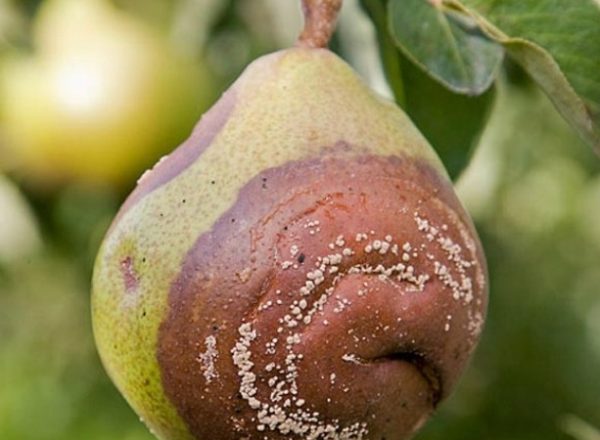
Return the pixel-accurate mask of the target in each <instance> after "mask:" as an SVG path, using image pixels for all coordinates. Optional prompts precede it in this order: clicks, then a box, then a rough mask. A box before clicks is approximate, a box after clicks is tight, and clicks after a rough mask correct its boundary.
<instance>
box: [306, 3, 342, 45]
mask: <svg viewBox="0 0 600 440" xmlns="http://www.w3.org/2000/svg"><path fill="white" fill-rule="evenodd" d="M341 7H342V0H302V11H303V12H304V30H303V31H302V33H301V34H300V36H299V37H298V41H297V42H296V46H299V47H308V48H323V47H327V44H328V43H329V40H330V39H331V36H332V35H333V31H334V30H335V24H336V21H337V16H338V12H339V11H340V9H341Z"/></svg>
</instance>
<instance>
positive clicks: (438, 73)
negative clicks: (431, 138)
mask: <svg viewBox="0 0 600 440" xmlns="http://www.w3.org/2000/svg"><path fill="white" fill-rule="evenodd" d="M388 20H389V29H390V32H391V34H392V38H393V39H394V41H395V43H396V45H397V46H398V47H399V48H400V49H401V50H402V51H403V52H404V54H405V55H406V56H407V57H409V58H410V59H411V60H412V61H414V62H415V63H417V64H418V65H419V66H421V67H422V68H423V69H424V70H425V71H426V72H427V73H428V74H430V75H431V76H432V77H433V78H435V79H436V80H438V81H439V82H441V83H442V84H445V85H446V87H448V88H450V89H451V90H454V91H455V92H458V93H464V94H470V95H479V94H481V93H483V92H484V91H485V90H486V89H488V88H489V86H490V85H491V83H492V81H493V80H494V77H495V74H496V71H497V69H498V66H499V65H500V63H501V61H502V56H503V50H502V47H501V46H500V45H498V44H497V43H496V42H494V41H492V40H491V39H489V38H488V37H486V36H485V35H484V34H483V33H482V32H481V31H480V30H479V27H478V25H477V24H476V22H475V21H474V20H473V18H472V17H471V16H470V15H468V14H465V13H464V12H462V11H460V10H455V9H449V8H446V7H445V6H444V4H443V2H442V1H441V0H390V1H389V3H388Z"/></svg>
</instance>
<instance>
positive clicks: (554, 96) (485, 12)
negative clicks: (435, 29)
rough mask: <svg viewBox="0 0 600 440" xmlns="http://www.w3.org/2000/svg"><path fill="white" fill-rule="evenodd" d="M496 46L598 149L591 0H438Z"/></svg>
mask: <svg viewBox="0 0 600 440" xmlns="http://www.w3.org/2000/svg"><path fill="white" fill-rule="evenodd" d="M444 3H445V4H446V6H447V7H448V8H454V9H456V10H459V11H461V12H463V13H465V14H469V15H470V16H471V18H472V19H473V20H475V21H476V22H477V23H478V25H479V26H480V27H481V29H482V30H483V32H485V33H486V35H488V36H489V37H490V38H493V39H495V40H496V41H497V42H499V43H500V44H502V45H503V46H504V48H505V49H506V51H507V53H508V55H509V56H511V57H512V58H513V59H514V60H515V61H517V62H518V63H519V64H521V66H522V67H523V68H524V69H525V70H526V71H527V72H528V73H529V74H530V76H531V77H532V78H533V79H534V80H535V81H536V82H537V83H538V85H539V86H540V87H541V88H542V89H543V90H544V92H545V93H546V94H547V95H548V96H549V98H550V99H551V100H552V102H553V103H554V105H555V106H556V108H557V109H558V111H559V112H560V113H561V114H562V116H563V117H564V118H565V119H566V120H567V121H568V122H569V123H570V124H571V125H572V126H573V127H575V129H576V130H577V131H578V132H579V134H580V135H581V136H582V137H583V138H584V139H585V140H586V141H587V142H588V143H589V144H590V145H592V147H594V148H595V149H596V151H597V152H599V153H600V4H599V3H598V1H597V0H528V1H524V0H502V1H495V0H463V1H462V2H460V1H458V0H444Z"/></svg>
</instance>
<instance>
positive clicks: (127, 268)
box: [121, 257, 139, 292]
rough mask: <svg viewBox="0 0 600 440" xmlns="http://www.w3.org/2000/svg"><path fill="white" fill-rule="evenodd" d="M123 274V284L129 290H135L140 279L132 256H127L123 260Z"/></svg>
mask: <svg viewBox="0 0 600 440" xmlns="http://www.w3.org/2000/svg"><path fill="white" fill-rule="evenodd" d="M121 274H122V275H123V284H125V290H126V291H127V292H133V291H134V290H136V289H137V287H138V284H139V280H138V277H137V275H136V273H135V267H134V266H133V260H132V258H131V257H125V258H123V260H122V261H121Z"/></svg>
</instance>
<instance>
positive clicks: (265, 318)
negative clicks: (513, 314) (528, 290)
mask: <svg viewBox="0 0 600 440" xmlns="http://www.w3.org/2000/svg"><path fill="white" fill-rule="evenodd" d="M454 213H455V214H454ZM424 219H427V220H429V221H430V222H431V224H436V225H438V228H439V229H431V227H430V228H429V229H427V230H426V228H425V227H424V223H423V221H424ZM442 227H443V228H444V229H443V232H442ZM461 228H463V229H461ZM465 231H467V233H468V235H470V236H472V237H475V238H474V239H473V240H474V241H473V243H472V250H471V251H469V250H468V248H469V245H470V244H469V243H467V241H465V240H466V239H465V236H464V232H465ZM360 234H364V235H365V236H366V238H365V239H363V237H362V235H360ZM340 236H343V239H340ZM429 236H432V237H433V238H432V239H431V240H430V238H431V237H429ZM359 238H360V240H359ZM388 238H389V241H387V240H388ZM375 240H377V241H380V242H382V241H387V242H388V243H389V250H388V251H386V252H384V253H382V252H381V251H380V250H379V248H378V249H377V251H375V252H373V250H372V249H371V250H368V249H367V246H368V245H369V246H370V245H371V244H373V243H374V241H375ZM342 241H343V244H342ZM394 243H395V244H399V246H398V247H397V248H395V252H392V250H393V249H394V248H393V247H392V244H394ZM406 243H409V244H410V248H411V250H412V251H410V252H409V251H406V252H405V251H404V250H402V249H403V248H402V247H403V246H405V245H406ZM452 245H457V246H459V247H460V248H461V249H462V253H460V252H459V253H458V254H457V253H456V252H457V251H456V249H455V248H453V247H452ZM377 246H378V245H377V244H375V247H377ZM379 246H381V243H379ZM385 246H388V245H385ZM344 249H350V250H351V251H352V253H351V254H350V252H349V251H346V254H344V255H343V257H342V259H341V261H340V262H339V264H336V265H335V273H334V272H333V271H332V269H331V267H333V266H332V265H329V266H327V270H326V271H325V273H324V279H323V281H322V282H321V283H318V285H316V286H315V288H314V291H312V292H311V293H310V295H306V296H302V295H301V294H300V293H299V291H300V288H301V287H302V286H305V285H306V280H307V276H308V277H311V276H313V275H307V274H309V272H310V273H312V272H313V271H314V270H315V269H316V268H318V267H319V264H322V261H323V257H326V256H328V255H330V254H337V253H339V254H343V252H344ZM406 249H408V247H406ZM470 252H472V253H470ZM405 253H407V254H410V255H408V257H404V254H405ZM449 255H451V256H452V255H454V256H456V255H459V256H460V258H463V257H464V273H463V275H464V276H463V279H464V277H467V278H469V280H472V282H473V286H474V288H473V298H472V300H471V301H468V302H467V301H466V300H465V299H464V298H459V299H457V298H455V296H457V295H458V293H460V292H456V291H454V292H453V290H452V289H451V288H450V287H448V286H447V285H444V280H446V281H447V278H443V276H442V275H439V274H437V275H436V274H435V271H438V272H441V271H439V270H438V269H439V264H442V265H448V266H449V268H450V269H449V273H450V275H451V276H454V278H456V279H458V278H459V273H458V272H457V270H458V269H456V268H455V266H452V264H453V263H451V262H450V263H449V262H448V261H450V260H449ZM472 257H474V258H475V261H473V264H472V265H469V264H467V263H469V262H470V261H471V260H470V258H472ZM406 258H408V259H406ZM402 261H404V263H405V264H406V265H407V266H408V265H411V266H413V268H414V270H415V272H416V273H419V272H420V273H427V274H429V275H431V279H430V280H429V281H428V282H426V283H422V285H421V286H420V287H421V288H420V289H419V288H417V287H416V286H417V284H418V283H416V282H413V281H411V280H409V279H408V278H406V279H404V280H402V279H400V278H396V274H395V275H394V277H387V278H386V277H383V276H379V275H380V274H379V275H378V273H376V272H369V271H368V270H366V269H364V270H363V269H357V267H363V268H368V267H370V268H376V267H378V265H381V267H385V268H390V267H393V266H394V265H396V264H399V262H402ZM461 261H462V260H461ZM440 262H441V263H440ZM434 263H438V265H435V264H434ZM456 264H458V263H456ZM456 267H459V266H456ZM435 268H438V269H435ZM485 270H486V269H485V262H484V259H483V254H482V251H481V248H480V246H479V243H478V241H477V239H476V235H475V232H474V230H473V228H472V225H471V223H470V220H469V219H468V216H467V215H466V214H465V213H464V211H463V209H462V208H461V206H460V204H459V202H458V201H457V199H456V197H455V195H454V193H453V191H452V188H451V186H450V185H449V184H448V183H447V182H446V181H445V180H443V179H442V178H440V177H439V176H438V174H437V172H436V171H435V170H433V169H432V168H431V167H430V166H428V165H427V164H424V163H418V162H415V161H414V160H406V159H403V158H399V157H386V158H383V157H374V156H364V157H360V158H354V159H341V158H340V155H339V154H338V155H336V154H335V149H333V150H331V151H329V152H328V153H327V154H324V155H323V157H322V158H320V159H314V160H310V161H305V162H296V163H290V164H288V165H285V166H282V167H279V168H274V169H269V170H265V172H264V173H262V174H260V175H258V176H256V177H255V178H254V179H253V180H251V181H250V182H249V183H248V184H247V185H246V186H245V187H244V188H243V189H242V190H241V191H240V193H239V197H238V200H237V202H236V203H235V205H234V206H233V207H232V208H231V209H230V210H229V211H228V212H227V213H225V214H224V215H223V216H222V217H221V218H220V219H219V221H218V222H217V223H216V224H215V225H214V227H213V229H212V230H211V231H209V232H207V233H205V234H203V235H202V236H201V237H199V239H198V241H197V243H196V244H195V246H194V248H193V249H192V250H191V251H190V252H189V254H188V256H187V257H186V259H185V262H184V264H183V267H182V270H181V273H180V276H179V278H178V279H177V281H176V282H175V283H174V285H173V287H172V289H171V292H170V297H169V312H168V316H167V319H166V320H165V322H164V323H163V324H162V325H161V328H160V333H159V343H158V360H159V364H160V367H161V370H162V378H163V385H164V389H165V393H166V395H167V396H168V397H169V399H170V400H171V401H172V402H173V404H174V405H175V406H176V408H177V409H178V411H179V413H180V415H181V417H182V418H183V419H184V420H185V421H186V423H187V424H188V426H189V428H190V431H191V432H192V433H193V434H194V435H195V436H196V438H198V439H203V438H218V439H219V440H229V439H231V440H234V439H239V438H248V439H264V438H268V439H279V440H282V439H285V438H303V436H299V435H291V434H283V433H281V432H279V431H278V430H277V429H275V430H270V429H269V427H268V426H266V427H265V426H263V427H262V428H260V430H259V428H258V426H259V422H258V421H257V418H259V415H258V411H257V410H256V409H252V408H251V407H250V405H249V403H248V398H247V396H246V397H245V396H244V390H242V389H241V388H240V382H241V380H242V379H243V378H244V377H247V376H240V369H239V366H238V364H236V361H235V359H234V358H233V357H232V353H231V351H232V349H233V348H234V347H235V346H236V343H238V342H239V340H240V333H239V328H240V325H241V324H242V323H250V324H251V325H252V328H253V329H254V330H255V331H256V333H257V337H256V340H254V341H252V344H251V346H250V347H249V351H250V353H251V360H252V362H253V367H252V370H251V373H252V374H253V375H255V380H254V382H253V387H254V388H255V391H254V392H255V393H256V394H255V395H254V396H255V397H256V398H257V399H258V400H260V402H262V403H266V404H275V403H274V402H273V394H272V393H273V386H272V384H271V383H270V382H269V380H274V379H272V378H273V377H274V376H277V374H278V373H277V372H276V371H275V372H272V373H269V372H267V370H268V368H269V367H268V364H269V363H271V362H274V363H275V364H281V365H284V364H285V358H286V355H287V354H289V353H290V352H289V350H288V351H287V352H286V351H285V349H284V347H283V345H285V343H282V342H279V343H278V344H279V345H278V348H276V349H275V350H272V351H273V352H272V353H271V352H269V349H268V346H267V345H266V344H268V343H269V342H270V341H272V340H273V338H282V339H283V340H285V338H286V337H288V336H293V335H296V334H298V338H299V340H298V342H297V343H295V345H294V348H293V351H294V352H295V353H300V354H302V355H303V357H302V358H301V359H297V360H295V361H294V367H295V368H297V373H298V375H297V379H295V380H296V383H297V389H298V394H297V395H294V396H292V395H289V396H287V397H290V398H293V399H295V400H293V401H292V404H291V406H290V407H288V408H287V409H286V411H295V410H298V411H300V410H306V411H309V412H310V413H313V412H318V414H319V415H318V419H319V420H321V421H324V422H325V423H334V422H335V423H337V424H338V425H339V426H340V427H344V426H349V425H351V424H353V423H356V422H366V423H367V424H368V431H369V434H368V435H367V436H366V437H364V438H377V439H379V438H382V437H386V438H387V439H388V440H399V439H405V438H408V437H409V436H410V435H411V433H412V432H413V431H414V430H415V429H416V428H418V426H419V425H420V423H421V422H422V418H423V417H425V416H426V415H428V414H429V413H430V412H431V411H432V410H433V408H434V407H435V405H436V404H437V401H438V400H439V399H440V398H443V397H445V396H447V395H448V393H449V392H450V390H451V389H452V387H453V385H454V384H455V382H456V380H457V378H458V376H459V374H460V372H461V371H462V369H463V368H464V366H465V364H466V362H467V360H468V358H469V356H470V354H471V352H472V349H473V347H474V345H475V343H476V340H477V337H478V329H475V331H474V330H473V317H474V316H478V317H480V318H481V319H482V318H483V314H484V313H485V307H486V297H485V286H484V285H483V284H479V281H481V278H482V277H483V276H484V275H485ZM330 271H331V273H330ZM338 275H339V276H338ZM392 278H393V279H392ZM311 279H312V278H311ZM478 280H479V281H478ZM327 289H330V290H327ZM327 291H329V292H330V296H329V298H328V299H327V301H326V302H325V303H324V304H323V307H322V308H321V309H320V310H318V311H316V312H315V313H314V315H312V318H311V320H310V321H309V322H308V323H302V322H301V323H300V324H299V325H297V326H293V327H290V326H288V325H287V324H286V322H285V316H286V315H289V314H290V313H295V312H290V310H292V311H293V310H294V305H295V304H300V303H298V301H299V300H301V299H305V300H306V301H307V304H301V305H302V306H304V307H303V310H305V311H304V312H302V313H304V314H305V315H307V314H308V311H309V310H312V309H313V308H314V306H315V305H316V301H317V299H318V298H319V297H321V296H322V295H323V294H325V292H327ZM294 301H296V303H294ZM449 317H450V318H449ZM207 337H214V340H215V341H216V350H217V352H218V356H216V357H215V365H214V367H215V370H216V372H217V373H218V378H217V379H215V380H213V381H211V382H210V383H207V381H206V378H205V375H204V372H203V368H202V364H201V362H199V358H202V351H203V349H204V341H205V340H206V338H207ZM287 397H286V398H287ZM299 399H301V400H302V401H301V402H300V401H299ZM279 404H281V405H283V400H282V401H281V402H279ZM307 423H308V422H307ZM311 423H312V422H311ZM311 423H308V425H310V424H311ZM313 425H314V423H313ZM319 438H325V437H319ZM331 438H334V437H331ZM356 438H359V437H356ZM361 438H362V437H361Z"/></svg>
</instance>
